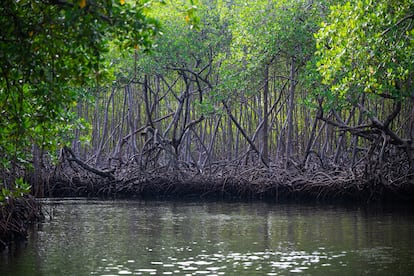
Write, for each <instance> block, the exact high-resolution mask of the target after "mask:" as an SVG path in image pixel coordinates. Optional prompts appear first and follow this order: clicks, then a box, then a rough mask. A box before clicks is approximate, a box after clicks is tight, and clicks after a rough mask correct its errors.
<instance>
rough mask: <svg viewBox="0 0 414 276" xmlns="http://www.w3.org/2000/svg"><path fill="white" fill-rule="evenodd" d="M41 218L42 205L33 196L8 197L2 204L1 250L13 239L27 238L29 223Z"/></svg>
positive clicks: (0, 208) (0, 220)
mask: <svg viewBox="0 0 414 276" xmlns="http://www.w3.org/2000/svg"><path fill="white" fill-rule="evenodd" d="M41 219H43V214H42V211H41V208H40V205H39V203H38V202H36V200H35V199H34V198H33V197H32V196H24V197H19V198H12V197H10V198H9V199H7V201H6V202H5V203H4V204H3V205H1V206H0V250H2V249H4V248H5V247H7V246H8V245H9V244H10V243H11V242H13V241H21V240H26V238H27V228H28V225H29V224H30V223H33V222H35V221H39V220H41Z"/></svg>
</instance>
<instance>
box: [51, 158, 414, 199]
mask: <svg viewBox="0 0 414 276" xmlns="http://www.w3.org/2000/svg"><path fill="white" fill-rule="evenodd" d="M413 179H414V175H410V174H407V175H406V176H404V177H399V178H398V179H396V180H395V181H394V182H385V181H383V177H382V176H378V175H374V176H372V177H370V178H369V177H366V176H360V175H358V172H357V171H349V170H341V169H340V168H335V169H332V168H331V169H325V170H323V169H320V168H319V169H317V170H307V171H305V170H300V169H297V168H292V169H283V168H281V166H273V167H270V168H260V167H251V166H241V165H240V166H228V165H227V166H220V165H217V166H214V167H210V168H209V169H208V170H207V171H200V170H197V168H191V167H186V168H175V169H171V168H168V167H160V168H157V169H152V170H142V169H140V168H139V167H138V166H134V165H131V166H128V167H123V168H122V170H112V171H104V170H102V171H92V170H88V169H85V168H82V167H80V166H78V167H76V168H75V167H73V164H72V166H65V167H61V168H60V169H59V170H57V171H56V173H55V174H54V175H53V176H52V177H51V178H50V182H49V185H48V186H47V187H45V193H44V195H45V196H48V197H69V196H81V197H103V198H108V197H109V198H182V199H186V198H194V199H197V198H199V199H242V200H243V199H245V200H257V199H263V200H271V201H276V202H277V201H292V200H310V201H358V202H364V203H365V202H379V201H401V200H404V201H409V200H411V199H414V183H413Z"/></svg>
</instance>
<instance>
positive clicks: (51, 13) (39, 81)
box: [0, 0, 159, 168]
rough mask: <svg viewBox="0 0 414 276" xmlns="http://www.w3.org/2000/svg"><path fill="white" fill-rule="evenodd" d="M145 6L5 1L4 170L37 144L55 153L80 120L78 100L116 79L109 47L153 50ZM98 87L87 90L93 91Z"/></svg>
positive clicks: (152, 25)
mask: <svg viewBox="0 0 414 276" xmlns="http://www.w3.org/2000/svg"><path fill="white" fill-rule="evenodd" d="M143 5H144V4H142V3H141V2H140V1H122V0H121V1H89V0H76V1H31V0H20V1H15V0H5V2H4V3H2V5H1V6H0V25H1V27H2V32H1V33H0V63H1V65H2V66H1V67H0V100H1V101H0V113H1V116H0V127H1V132H0V155H1V160H0V162H1V164H3V165H0V166H1V167H3V168H4V167H5V166H9V164H10V162H11V161H13V162H15V163H16V162H18V163H21V164H25V162H27V161H28V160H30V158H31V150H32V146H33V144H36V145H38V146H39V147H41V148H43V149H46V150H50V152H52V153H53V152H56V151H55V149H56V147H57V146H59V145H60V144H65V143H67V142H68V141H70V139H71V138H73V133H74V131H75V129H78V128H81V127H82V124H81V123H82V122H81V121H80V120H78V119H77V118H76V117H75V116H74V114H73V112H72V111H73V107H74V106H73V103H76V102H77V101H78V100H80V99H81V98H82V97H84V96H85V94H86V93H84V92H83V91H84V90H85V89H84V88H83V89H81V88H80V87H97V86H103V85H105V84H107V83H110V81H111V80H112V79H113V76H111V75H113V71H111V70H112V68H111V66H110V62H108V60H107V59H106V58H107V55H106V54H107V53H108V51H109V47H108V42H109V41H114V42H117V45H120V47H122V48H123V50H124V51H130V52H133V51H134V47H138V45H139V46H140V47H141V48H142V49H144V50H149V49H151V48H152V46H153V43H152V42H153V38H154V36H155V35H156V34H157V33H158V29H159V23H158V21H156V20H154V19H152V18H151V17H149V16H148V15H147V14H144V10H145V9H144V7H143ZM92 91H93V88H92V89H90V90H89V92H87V93H91V92H92Z"/></svg>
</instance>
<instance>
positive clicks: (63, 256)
mask: <svg viewBox="0 0 414 276" xmlns="http://www.w3.org/2000/svg"><path fill="white" fill-rule="evenodd" d="M45 210H46V211H47V212H50V213H51V216H52V220H47V221H46V222H44V223H43V224H41V225H40V227H39V230H38V231H35V232H33V234H32V238H31V240H30V241H29V244H28V247H27V248H26V249H24V250H22V251H21V252H20V253H19V254H17V255H18V256H17V257H15V258H9V257H8V258H7V260H5V262H3V258H5V257H6V256H2V257H1V258H2V259H1V260H0V275H8V274H7V273H5V272H10V271H12V272H13V274H12V275H16V276H19V275H28V272H31V273H30V275H160V274H164V275H169V274H170V275H171V274H179V275H185V274H188V275H196V274H206V275H222V274H226V275H228V274H230V275H231V274H233V273H234V274H237V275H240V274H244V275H266V274H267V275H277V274H280V273H282V274H283V275H286V274H291V273H299V274H300V273H304V274H308V273H309V274H312V275H318V274H320V275H324V274H327V273H328V274H329V273H335V274H338V273H339V274H340V275H341V274H342V275H349V274H361V273H364V274H365V273H369V274H384V275H386V274H387V273H389V272H391V273H393V274H395V273H397V274H405V273H404V272H407V271H410V270H412V269H414V259H413V258H414V257H413V256H414V254H413V253H414V249H413V248H414V247H413V245H414V239H413V233H414V231H413V230H414V223H413V216H412V215H410V214H404V215H402V214H400V213H397V214H395V213H384V212H379V213H378V212H375V213H366V212H365V211H363V210H361V209H357V208H351V209H345V208H339V207H337V208H332V207H329V206H319V207H318V206H300V205H292V204H291V205H281V204H278V205H276V204H274V205H272V204H266V203H213V202H210V203H207V202H204V203H189V202H187V203H184V202H181V203H180V202H155V201H152V202H151V201H150V202H142V201H136V202H133V201H118V202H113V201H85V200H70V201H68V200H66V201H56V202H52V203H50V205H48V206H46V207H45ZM23 268H24V269H23ZM3 272H4V273H3Z"/></svg>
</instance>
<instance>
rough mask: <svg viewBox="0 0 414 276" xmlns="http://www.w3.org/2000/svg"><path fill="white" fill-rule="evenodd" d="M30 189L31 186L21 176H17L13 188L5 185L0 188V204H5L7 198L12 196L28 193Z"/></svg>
mask: <svg viewBox="0 0 414 276" xmlns="http://www.w3.org/2000/svg"><path fill="white" fill-rule="evenodd" d="M30 189H31V186H30V185H29V184H28V183H27V182H26V181H24V180H23V178H21V177H19V178H17V179H16V180H15V185H14V187H13V189H7V188H5V187H2V188H1V193H0V205H5V204H7V203H8V202H9V200H11V199H13V198H19V197H23V196H25V195H28V194H30Z"/></svg>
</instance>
